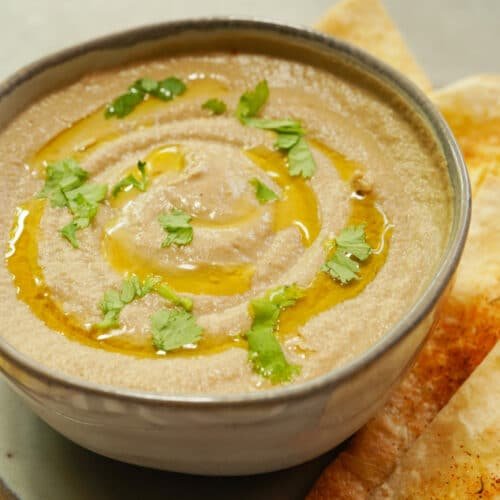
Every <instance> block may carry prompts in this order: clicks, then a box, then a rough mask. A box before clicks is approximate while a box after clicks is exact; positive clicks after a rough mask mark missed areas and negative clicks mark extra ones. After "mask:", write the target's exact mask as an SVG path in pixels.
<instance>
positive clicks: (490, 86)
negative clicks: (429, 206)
mask: <svg viewBox="0 0 500 500" xmlns="http://www.w3.org/2000/svg"><path fill="white" fill-rule="evenodd" d="M499 89H500V75H478V76H473V77H470V78H466V79H464V80H460V81H458V82H456V83H454V84H452V85H450V86H448V87H445V88H443V89H441V90H439V91H437V92H435V93H433V94H432V95H431V97H432V100H433V101H434V102H435V103H436V104H437V105H438V107H439V108H440V110H441V112H442V113H443V115H444V117H445V118H446V121H447V122H448V124H449V125H450V127H451V128H452V130H453V133H454V135H455V137H456V138H457V140H458V142H459V144H460V146H461V148H462V151H463V153H464V156H465V157H466V159H467V167H468V169H469V175H470V177H471V183H472V192H473V194H475V193H476V191H477V190H478V189H479V187H480V185H481V183H482V182H483V180H484V178H485V176H486V175H487V174H488V173H495V174H497V175H500V90H499Z"/></svg>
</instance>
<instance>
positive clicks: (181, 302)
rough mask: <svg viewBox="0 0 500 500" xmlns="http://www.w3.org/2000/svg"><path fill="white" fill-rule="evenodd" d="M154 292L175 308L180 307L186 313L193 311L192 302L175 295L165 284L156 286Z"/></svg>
mask: <svg viewBox="0 0 500 500" xmlns="http://www.w3.org/2000/svg"><path fill="white" fill-rule="evenodd" d="M155 291H156V293H157V294H158V295H160V296H161V297H163V298H164V299H167V300H168V301H170V302H172V304H174V305H175V306H181V307H182V308H183V309H185V310H186V311H191V310H192V309H193V301H192V300H191V299H189V298H187V297H181V296H180V295H177V294H176V293H175V292H174V291H173V290H172V289H171V288H170V287H169V286H168V285H167V284H166V283H160V284H158V285H156V287H155Z"/></svg>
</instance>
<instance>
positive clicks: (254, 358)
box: [246, 285, 303, 384]
mask: <svg viewBox="0 0 500 500" xmlns="http://www.w3.org/2000/svg"><path fill="white" fill-rule="evenodd" d="M302 295H303V292H302V291H301V290H300V288H298V287H297V286H295V285H293V286H283V287H279V288H276V289H274V290H271V291H270V292H269V293H268V294H266V295H265V296H264V297H260V298H257V299H254V300H252V301H251V302H250V308H251V311H252V315H253V321H252V326H251V328H250V330H249V331H248V332H247V334H246V337H247V340H248V349H249V359H250V361H251V362H252V364H253V368H254V370H255V371H256V372H257V373H259V374H261V375H262V376H263V377H266V378H269V379H270V380H271V382H272V383H273V384H275V383H279V382H286V381H289V380H291V379H292V378H293V377H294V375H296V374H297V373H299V371H300V367H298V366H296V365H291V364H290V363H289V362H288V361H287V359H286V357H285V354H284V353H283V350H282V348H281V345H280V343H279V342H278V339H277V338H276V335H275V334H274V331H275V329H276V327H277V324H278V320H279V315H280V312H281V310H282V309H284V308H286V307H290V306H292V305H293V304H295V302H296V301H297V300H298V299H299V298H300V297H301V296H302Z"/></svg>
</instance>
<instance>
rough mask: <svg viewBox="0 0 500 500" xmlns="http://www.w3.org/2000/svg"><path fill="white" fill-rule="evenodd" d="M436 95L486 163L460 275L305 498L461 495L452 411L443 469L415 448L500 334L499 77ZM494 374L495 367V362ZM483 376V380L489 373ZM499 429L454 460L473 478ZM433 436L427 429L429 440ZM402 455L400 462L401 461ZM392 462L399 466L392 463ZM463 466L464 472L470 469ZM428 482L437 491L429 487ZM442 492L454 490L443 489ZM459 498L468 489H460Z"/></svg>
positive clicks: (460, 135) (463, 142) (469, 155)
mask: <svg viewBox="0 0 500 500" xmlns="http://www.w3.org/2000/svg"><path fill="white" fill-rule="evenodd" d="M434 99H435V101H436V102H437V103H438V104H439V105H440V106H441V107H442V110H443V112H444V114H445V117H446V118H447V119H448V120H449V122H450V125H451V127H452V129H453V131H454V132H455V134H456V137H457V139H458V142H459V144H460V146H461V148H462V150H463V153H464V156H465V160H466V163H467V165H468V167H469V169H470V171H471V173H472V174H473V175H475V172H480V175H479V174H478V175H477V177H474V180H475V183H474V196H473V203H472V223H471V230H470V233H469V238H468V240H467V244H466V248H465V251H464V255H463V258H462V261H461V263H460V266H459V269H458V272H457V280H456V284H455V286H454V288H453V290H452V293H451V294H450V296H449V297H448V299H447V300H446V302H445V303H444V304H443V306H442V307H443V310H442V313H441V317H440V320H439V321H438V323H437V325H436V326H435V328H434V330H433V331H432V333H431V334H430V336H429V340H428V341H427V343H426V345H425V346H424V348H423V349H422V351H421V353H420V354H419V356H418V358H417V361H416V364H415V365H414V367H413V368H412V370H411V371H410V373H409V374H408V375H407V376H406V377H405V378H404V380H403V382H402V384H401V385H400V386H399V387H398V388H397V389H396V390H395V391H394V392H393V394H392V396H391V397H390V399H389V401H388V403H387V404H386V405H385V406H384V408H383V409H382V410H381V411H380V412H379V413H378V414H377V415H376V416H375V418H373V419H372V420H371V421H370V422H368V424H366V425H365V426H364V427H363V428H362V429H361V430H360V431H358V432H357V433H356V435H355V436H354V437H353V438H352V440H351V442H350V443H349V444H348V445H347V447H346V449H345V450H344V451H343V452H342V453H340V455H339V456H338V458H337V459H336V460H335V461H334V462H333V463H332V464H331V465H330V466H329V467H328V468H327V469H326V470H325V471H324V472H323V474H322V476H321V477H320V478H319V480H318V482H317V483H316V485H315V486H314V488H313V490H312V491H311V493H310V495H309V497H308V498H309V499H310V500H325V499H362V498H369V497H370V495H371V494H375V492H377V493H376V494H377V495H379V494H382V492H383V491H386V492H387V491H395V489H396V488H397V487H399V486H401V487H403V485H405V486H404V487H405V488H408V490H407V491H408V494H407V496H404V495H403V496H402V497H397V496H396V498H438V499H440V498H454V497H453V490H452V489H450V488H451V487H452V486H450V484H447V483H450V481H451V475H450V474H451V473H452V471H450V470H448V471H447V472H446V473H445V468H446V466H447V465H450V466H451V464H452V461H453V456H452V455H450V454H449V453H448V452H451V451H453V453H454V452H455V451H456V450H452V449H451V448H447V446H448V445H449V442H450V437H449V436H448V435H447V434H444V433H443V426H444V427H446V425H447V424H446V422H449V421H450V418H451V417H450V412H451V411H452V410H446V413H445V416H444V417H438V418H439V419H440V420H437V422H438V424H436V425H437V429H438V431H439V432H440V434H439V435H438V434H437V433H436V432H437V431H429V432H434V434H433V435H432V436H433V437H432V440H433V446H434V447H435V449H438V448H439V447H440V446H441V445H442V446H443V454H442V455H441V458H440V460H441V462H440V463H441V465H442V467H441V466H440V467H441V468H438V470H439V471H441V473H440V474H437V475H432V474H431V472H432V470H431V469H432V466H431V467H430V466H429V464H428V463H427V461H426V460H427V459H426V458H422V459H420V455H419V451H418V450H419V448H417V451H413V447H412V445H413V443H414V442H415V440H416V439H417V438H418V436H419V435H420V434H422V432H423V431H424V430H425V429H426V427H427V426H428V425H429V424H430V423H431V422H432V421H433V419H434V418H435V416H436V415H437V414H438V412H439V411H440V410H441V408H443V407H444V406H445V405H446V404H447V403H448V401H449V400H450V398H451V397H452V396H453V394H454V393H455V392H456V390H457V389H458V388H459V387H460V386H461V384H462V383H463V382H464V381H465V380H466V379H467V378H468V376H469V375H470V374H471V373H472V372H473V370H474V369H475V368H476V367H477V366H478V365H479V363H480V362H481V361H482V359H483V358H484V357H485V356H486V355H487V354H488V352H489V351H490V350H491V349H492V348H493V346H494V345H495V344H496V342H497V341H498V339H500V272H499V268H500V241H499V235H500V227H499V220H500V218H499V214H500V175H499V171H498V169H499V149H500V135H499V130H500V129H499V128H498V121H497V120H498V117H499V116H500V104H499V103H500V77H487V78H485V77H477V78H473V79H468V80H466V81H464V82H459V83H457V84H455V85H453V86H451V87H449V88H447V89H444V90H443V91H441V92H438V93H436V94H435V95H434ZM486 366H487V367H488V366H490V363H487V365H486ZM495 373H496V374H498V370H497V371H496V372H495ZM479 378H480V379H481V380H484V377H483V376H482V375H480V376H479ZM496 383H497V386H498V382H496ZM494 386H495V384H494V380H493V379H491V381H490V382H489V386H487V387H486V389H483V390H485V391H486V392H483V393H482V394H483V397H484V398H487V397H489V391H490V390H493V388H494ZM467 391H468V392H467V394H469V392H470V391H469V390H468V389H467ZM459 401H463V403H462V405H463V410H464V412H465V414H466V415H468V416H469V420H468V421H467V425H468V426H469V427H468V428H469V429H478V432H483V428H482V427H481V426H482V423H481V420H482V419H483V415H484V411H488V410H484V409H482V410H481V411H479V410H478V411H475V410H474V406H473V407H472V408H469V406H468V405H469V404H473V405H475V404H476V401H474V400H472V399H470V398H469V399H466V400H463V398H462V399H459ZM451 408H454V406H451ZM481 408H483V407H481ZM458 418H459V416H457V419H458ZM439 422H441V424H440V423H439ZM457 422H458V420H457ZM497 422H498V420H497ZM454 429H456V432H457V433H458V434H457V436H458V437H460V439H463V440H464V447H469V448H470V449H475V448H474V447H472V445H471V444H470V436H469V437H467V434H466V430H467V429H466V428H465V427H463V428H462V427H460V425H459V423H457V424H456V425H455V426H451V427H450V432H455V430H454ZM488 429H490V427H485V428H484V432H485V433H486V432H488V433H489V432H490V430H488ZM471 432H472V431H471ZM495 432H497V434H495V436H496V441H492V442H491V443H490V448H488V443H487V442H484V441H481V442H482V443H483V444H481V446H482V448H481V453H480V454H479V457H477V456H475V455H474V454H472V456H470V457H468V459H467V461H465V459H463V457H462V455H460V457H461V458H460V460H461V461H460V463H458V462H457V463H455V465H454V467H462V468H468V469H469V470H471V471H473V475H472V476H471V480H473V479H474V478H475V479H474V480H477V477H478V476H477V472H478V471H481V474H485V476H484V477H485V478H487V479H488V480H489V479H491V477H492V476H491V474H490V473H489V472H488V470H489V469H488V468H489V467H490V465H493V462H491V460H490V458H489V457H490V456H491V453H493V454H494V453H496V454H497V455H498V453H499V450H498V441H499V440H498V429H496V430H495ZM466 437H467V440H466ZM430 440H431V438H425V440H424V443H429V441H430ZM417 443H418V441H417ZM415 446H424V449H425V450H428V451H426V453H427V452H428V453H431V451H430V448H425V446H429V445H425V444H424V445H417V444H415ZM477 446H480V445H479V444H478V445H477ZM464 449H465V448H464ZM407 450H410V451H409V452H408V453H409V455H407V457H413V458H406V456H405V453H406V451H407ZM446 450H448V452H447V451H446ZM488 450H490V451H488ZM483 452H484V453H483ZM422 453H423V452H422ZM457 456H458V455H457ZM482 457H487V458H486V460H487V463H483V462H484V460H483V458H482ZM399 464H401V465H400V467H401V468H397V467H398V466H399ZM403 464H406V465H403ZM395 469H396V470H397V471H398V472H394V470H395ZM417 469H418V471H420V472H421V476H420V477H421V478H422V479H421V480H420V482H418V481H417V480H415V479H414V476H415V474H416V473H415V470H417ZM485 471H486V472H485ZM392 474H397V476H396V475H394V479H388V478H389V477H391V478H392V477H393V476H391V475H392ZM459 474H461V475H464V477H465V472H464V470H461V471H460V472H459ZM481 477H482V476H481ZM396 478H397V479H396ZM388 480H389V481H393V484H394V485H393V486H386V487H384V488H389V487H390V488H393V490H387V489H386V490H381V489H377V488H380V487H381V486H382V485H383V484H384V483H386V481H388ZM495 480H496V479H495ZM467 481H469V480H467ZM467 481H465V480H464V482H463V485H462V486H461V487H462V488H471V487H472V486H470V482H467ZM483 483H484V481H483ZM391 484H392V483H391ZM397 485H399V486H397ZM488 485H489V486H488ZM488 485H486V484H483V488H485V489H484V491H487V490H486V488H489V489H490V490H491V481H490V483H488ZM431 487H432V491H429V490H428V489H426V488H431ZM447 488H448V489H447ZM479 489H480V484H479V483H478V491H479ZM444 491H447V493H446V494H443V495H441V492H444ZM463 491H468V490H463ZM410 492H411V493H410ZM434 492H436V495H434ZM438 493H439V495H438ZM456 498H467V496H463V495H462V496H461V495H458V496H456ZM482 498H488V497H487V496H483V497H482Z"/></svg>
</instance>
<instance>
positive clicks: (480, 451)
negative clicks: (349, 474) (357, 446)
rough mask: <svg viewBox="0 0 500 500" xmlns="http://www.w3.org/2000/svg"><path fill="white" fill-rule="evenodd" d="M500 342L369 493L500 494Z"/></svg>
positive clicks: (415, 495) (390, 495)
mask: <svg viewBox="0 0 500 500" xmlns="http://www.w3.org/2000/svg"><path fill="white" fill-rule="evenodd" d="M499 379H500V343H499V344H497V345H496V347H495V348H493V350H492V351H491V352H490V353H489V354H488V356H487V357H486V359H485V360H484V361H483V362H482V363H481V365H480V366H479V367H478V368H477V369H476V370H475V371H474V373H473V374H472V375H471V376H470V378H469V379H468V380H467V381H466V382H465V383H464V384H463V385H462V387H460V389H459V390H458V391H457V393H456V394H455V395H454V396H453V398H452V399H451V401H450V402H449V403H448V404H447V405H446V407H445V408H444V409H443V410H441V412H440V413H439V415H438V416H437V417H436V418H435V419H434V421H433V422H432V423H431V424H430V426H429V427H428V428H427V429H426V431H425V432H424V433H423V434H422V435H421V436H420V437H419V438H418V439H417V441H416V442H415V444H414V445H413V446H412V447H411V449H410V450H409V451H408V453H407V454H406V455H405V456H404V457H403V459H402V460H401V462H400V463H399V465H398V466H397V468H396V470H395V471H394V472H393V473H392V475H391V476H390V478H389V479H388V481H387V482H385V483H384V484H383V485H382V486H381V487H379V488H377V489H376V490H375V491H374V492H373V494H372V495H371V496H370V498H374V499H379V498H391V499H406V498H436V499H439V498H442V499H445V498H483V499H484V498H499V497H500V386H499V384H498V380H499Z"/></svg>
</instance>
